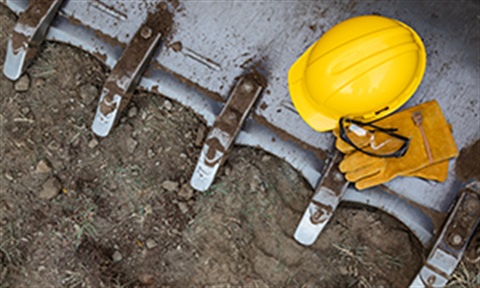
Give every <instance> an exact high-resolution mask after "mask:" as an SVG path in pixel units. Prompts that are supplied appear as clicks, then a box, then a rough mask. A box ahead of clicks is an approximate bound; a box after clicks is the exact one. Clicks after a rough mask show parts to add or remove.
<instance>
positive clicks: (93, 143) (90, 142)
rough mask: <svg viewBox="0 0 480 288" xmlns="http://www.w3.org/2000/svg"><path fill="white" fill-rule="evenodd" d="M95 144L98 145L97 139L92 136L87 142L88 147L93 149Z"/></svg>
mask: <svg viewBox="0 0 480 288" xmlns="http://www.w3.org/2000/svg"><path fill="white" fill-rule="evenodd" d="M97 146H98V140H97V139H95V138H92V140H90V141H89V142H88V148H90V149H94V148H95V147H97Z"/></svg>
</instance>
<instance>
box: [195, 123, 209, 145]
mask: <svg viewBox="0 0 480 288" xmlns="http://www.w3.org/2000/svg"><path fill="white" fill-rule="evenodd" d="M206 131H207V127H205V126H204V125H200V126H199V127H198V130H197V135H196V137H195V142H194V144H195V146H197V147H202V146H203V139H204V138H205V132H206Z"/></svg>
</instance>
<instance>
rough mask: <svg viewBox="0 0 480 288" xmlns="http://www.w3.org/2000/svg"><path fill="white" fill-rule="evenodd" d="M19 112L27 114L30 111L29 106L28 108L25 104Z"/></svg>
mask: <svg viewBox="0 0 480 288" xmlns="http://www.w3.org/2000/svg"><path fill="white" fill-rule="evenodd" d="M20 112H22V114H23V115H27V114H28V113H29V112H30V108H28V107H27V106H25V107H22V109H20Z"/></svg>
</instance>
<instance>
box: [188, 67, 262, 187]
mask: <svg viewBox="0 0 480 288" xmlns="http://www.w3.org/2000/svg"><path fill="white" fill-rule="evenodd" d="M263 83H264V80H263V77H261V76H260V75H259V74H258V73H251V74H247V75H245V76H243V77H242V78H240V80H239V81H238V82H237V84H236V85H235V88H234V89H233V91H232V93H231V95H230V97H229V99H228V101H227V103H226V104H225V106H224V108H223V110H222V112H220V115H219V116H218V117H217V118H216V120H215V122H214V123H213V126H212V129H211V130H210V133H209V134H208V136H207V139H206V141H205V144H204V145H203V148H202V151H201V153H200V157H199V158H198V162H197V165H196V166H195V170H194V172H193V175H192V178H191V180H190V185H191V186H192V187H193V188H194V189H196V190H199V191H206V190H207V189H208V188H209V187H210V185H211V184H212V183H213V180H214V179H215V175H216V174H217V171H218V169H219V168H220V166H221V165H222V164H223V162H224V161H225V159H226V156H227V153H228V150H229V149H230V148H231V147H232V145H233V143H234V141H235V138H236V137H237V134H238V133H239V131H240V129H241V128H242V125H243V122H244V121H245V119H246V117H247V115H248V113H249V112H250V109H251V108H252V106H253V104H254V103H255V100H256V99H257V98H258V96H259V95H260V93H261V92H262V90H263V88H264V86H265V85H264V84H263Z"/></svg>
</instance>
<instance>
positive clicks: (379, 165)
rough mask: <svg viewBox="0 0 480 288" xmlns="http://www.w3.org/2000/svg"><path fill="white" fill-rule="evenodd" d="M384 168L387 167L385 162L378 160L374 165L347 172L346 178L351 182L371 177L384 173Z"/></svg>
mask: <svg viewBox="0 0 480 288" xmlns="http://www.w3.org/2000/svg"><path fill="white" fill-rule="evenodd" d="M384 169H385V162H384V161H376V162H374V163H373V164H372V165H369V166H366V167H363V168H361V169H358V170H354V171H350V172H348V173H346V174H345V179H347V180H348V181H350V182H357V181H359V180H361V179H363V178H366V177H370V176H372V175H376V174H378V173H382V171H383V170H384Z"/></svg>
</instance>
